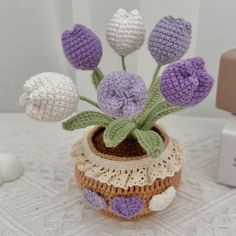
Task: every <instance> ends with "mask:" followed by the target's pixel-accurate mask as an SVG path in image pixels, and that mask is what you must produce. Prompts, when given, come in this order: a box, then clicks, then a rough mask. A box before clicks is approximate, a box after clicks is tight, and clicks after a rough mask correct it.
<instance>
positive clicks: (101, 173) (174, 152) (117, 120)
mask: <svg viewBox="0 0 236 236" xmlns="http://www.w3.org/2000/svg"><path fill="white" fill-rule="evenodd" d="M106 38H107V41H108V43H109V45H110V46H111V48H112V49H113V50H114V51H115V52H116V53H117V54H118V55H119V56H120V57H121V65H122V70H120V71H114V72H110V73H107V74H106V75H104V73H103V72H102V70H101V69H100V68H98V65H99V62H100V60H101V58H102V55H103V52H102V44H101V42H100V40H99V38H98V37H97V36H96V35H95V34H94V33H93V32H92V31H91V30H90V29H88V28H87V27H85V26H83V25H81V24H77V25H75V26H74V27H73V29H72V30H66V31H65V32H64V33H63V34H62V38H61V40H62V47H63V50H64V53H65V56H66V58H67V59H68V61H69V63H70V64H71V65H72V66H73V67H74V68H76V69H80V70H91V71H92V74H91V78H92V84H93V85H94V88H95V93H96V95H97V101H93V100H91V99H90V98H87V97H85V96H79V93H78V91H77V88H76V85H75V83H74V82H73V81H72V79H70V78H69V77H67V76H64V75H61V74H58V73H53V72H47V73H41V74H38V75H36V76H33V77H31V78H30V79H29V80H27V81H26V82H25V84H24V92H23V95H22V96H21V98H20V101H21V104H23V105H26V114H27V115H28V116H29V117H31V118H33V119H36V120H40V121H59V120H62V119H65V118H67V117H68V116H70V115H71V114H72V113H73V112H74V110H75V107H76V106H77V103H78V101H79V100H80V101H84V102H87V103H88V104H90V105H92V106H93V107H94V108H95V109H96V110H95V111H94V110H90V111H83V112H79V113H78V114H76V115H74V116H72V117H70V118H69V119H67V120H66V121H64V122H63V124H62V126H63V128H64V129H65V130H68V131H74V130H79V129H82V128H85V127H89V126H95V127H94V128H92V129H91V130H89V132H87V133H86V134H84V137H83V138H82V139H81V140H79V141H78V142H77V143H76V144H75V145H74V146H73V149H72V156H73V158H74V160H75V163H76V167H75V175H76V180H77V182H78V185H79V187H80V189H81V191H82V194H83V196H84V199H85V201H87V202H88V203H89V204H90V205H91V206H92V207H93V208H95V209H96V210H100V211H101V212H103V213H106V214H107V215H110V216H116V217H118V218H120V219H127V220H132V219H138V218H141V217H143V216H146V215H148V214H150V213H151V212H155V211H162V210H164V209H165V208H166V207H168V206H169V205H170V204H171V203H172V201H173V200H174V198H175V195H176V190H177V188H178V186H179V184H180V177H181V174H180V171H181V167H182V165H183V162H184V155H183V150H182V148H181V147H180V145H179V144H178V142H177V141H176V140H175V139H173V138H171V137H169V136H168V135H167V134H166V133H165V131H164V130H162V129H161V128H160V127H159V126H158V125H157V124H156V123H157V122H158V120H159V119H160V118H162V117H163V116H166V115H169V114H171V113H173V112H178V111H180V110H183V109H185V108H188V107H190V106H195V105H197V104H199V103H200V102H201V101H203V100H204V99H205V98H206V97H207V96H208V94H209V93H210V91H211V89H212V87H213V84H214V79H213V78H212V77H211V76H210V75H209V74H208V72H207V70H206V68H205V62H204V60H203V59H202V58H200V57H195V58H191V59H186V60H180V58H181V57H182V56H183V55H184V54H185V53H186V51H187V49H188V47H189V45H190V41H191V24H190V23H189V22H188V21H186V20H184V19H180V18H174V17H172V16H167V17H164V18H162V19H161V20H160V21H159V22H158V23H157V24H156V25H155V27H154V29H153V30H152V31H151V33H150V35H149V38H148V50H149V52H150V54H151V56H152V57H153V58H154V59H155V61H156V62H157V63H158V64H157V66H156V70H155V72H154V75H153V78H152V81H151V84H150V85H149V87H147V86H146V83H145V80H143V79H142V78H141V77H140V76H139V75H136V74H134V73H133V72H128V71H126V64H125V60H126V57H128V56H129V54H130V53H133V52H135V51H136V50H138V49H139V48H140V47H141V46H142V45H143V43H144V40H145V28H144V25H143V22H142V17H141V15H140V13H139V11H138V10H133V11H131V12H130V13H128V12H126V11H125V10H123V9H119V10H118V11H117V12H116V13H115V14H114V16H113V17H112V19H111V21H110V23H109V24H108V27H107V32H106ZM163 65H166V67H165V69H164V71H163V72H162V74H161V75H160V76H158V74H159V73H160V69H161V68H162V66H163ZM85 92H86V91H85Z"/></svg>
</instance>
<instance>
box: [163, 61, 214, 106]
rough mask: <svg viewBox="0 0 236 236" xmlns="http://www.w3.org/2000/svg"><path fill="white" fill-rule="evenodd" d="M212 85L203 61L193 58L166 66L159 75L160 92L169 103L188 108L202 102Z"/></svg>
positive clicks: (211, 79)
mask: <svg viewBox="0 0 236 236" xmlns="http://www.w3.org/2000/svg"><path fill="white" fill-rule="evenodd" d="M213 84H214V79H213V78H212V77H211V76H210V75H209V74H208V73H207V71H206V69H205V63H204V60H203V59H202V58H200V57H195V58H192V59H188V60H180V61H178V62H175V63H172V64H170V65H168V66H167V67H166V68H165V70H164V71H163V73H162V75H161V79H160V90H161V93H162V95H163V96H164V97H165V99H166V100H167V101H168V102H169V103H171V104H173V105H175V106H182V107H189V106H194V105H196V104H198V103H200V102H201V101H202V100H204V98H206V97H207V95H208V94H209V93H210V91H211V89H212V87H213Z"/></svg>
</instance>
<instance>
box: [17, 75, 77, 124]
mask: <svg viewBox="0 0 236 236" xmlns="http://www.w3.org/2000/svg"><path fill="white" fill-rule="evenodd" d="M23 89H24V93H23V94H22V95H21V97H20V104H21V105H26V114H27V115H28V116H29V117H31V118H33V119H35V120H43V121H59V120H62V119H64V118H66V117H68V116H69V115H71V114H72V113H73V111H74V109H75V107H76V105H77V102H78V98H79V95H78V92H77V89H76V86H75V84H74V82H73V81H72V80H71V79H70V78H69V77H67V76H65V75H62V74H58V73H54V72H45V73H41V74H37V75H35V76H33V77H31V78H30V79H29V80H27V81H26V82H25V84H24V87H23Z"/></svg>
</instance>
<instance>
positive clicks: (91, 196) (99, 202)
mask: <svg viewBox="0 0 236 236" xmlns="http://www.w3.org/2000/svg"><path fill="white" fill-rule="evenodd" d="M82 194H83V196H84V198H85V199H86V200H87V201H88V202H89V203H90V205H92V206H93V207H94V208H95V209H97V210H101V209H103V208H105V207H106V202H105V200H104V198H103V197H101V196H99V195H98V194H97V193H96V192H93V191H92V190H90V189H88V188H85V189H83V190H82Z"/></svg>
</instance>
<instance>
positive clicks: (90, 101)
mask: <svg viewBox="0 0 236 236" xmlns="http://www.w3.org/2000/svg"><path fill="white" fill-rule="evenodd" d="M79 99H80V100H81V101H84V102H87V103H89V104H90V105H92V106H95V107H96V108H98V109H99V110H100V107H99V106H98V104H97V103H96V102H94V101H93V100H92V99H90V98H87V97H84V96H80V97H79Z"/></svg>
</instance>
